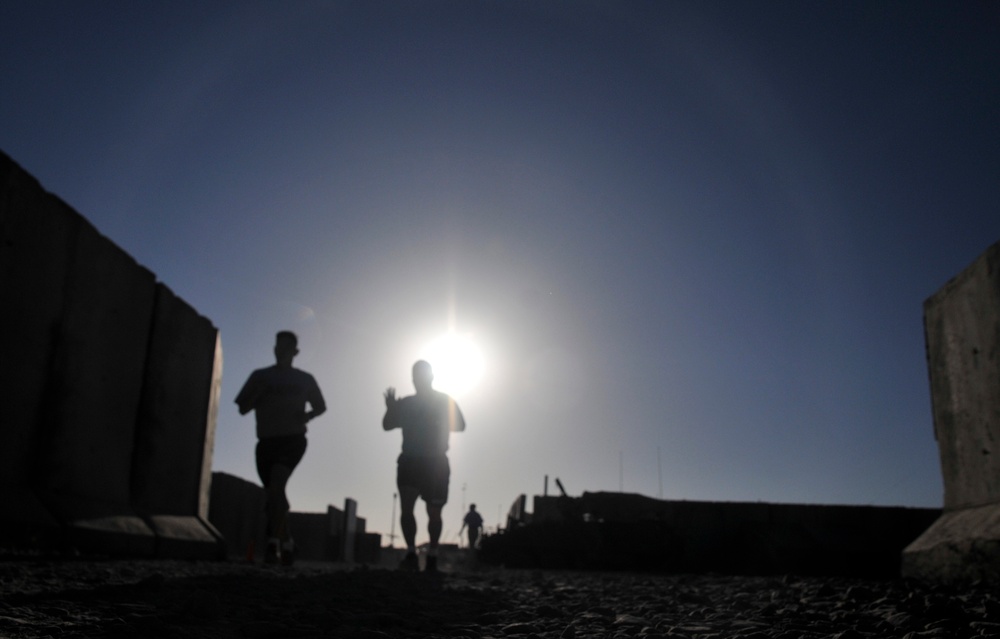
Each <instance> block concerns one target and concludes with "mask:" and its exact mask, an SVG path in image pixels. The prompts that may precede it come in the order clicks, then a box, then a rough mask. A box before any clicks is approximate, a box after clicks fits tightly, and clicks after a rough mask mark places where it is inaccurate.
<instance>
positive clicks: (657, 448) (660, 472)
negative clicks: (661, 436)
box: [656, 446, 663, 499]
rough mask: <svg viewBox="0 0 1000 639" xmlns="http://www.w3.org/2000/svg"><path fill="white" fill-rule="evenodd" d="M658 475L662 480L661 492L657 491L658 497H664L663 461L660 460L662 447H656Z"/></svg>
mask: <svg viewBox="0 0 1000 639" xmlns="http://www.w3.org/2000/svg"><path fill="white" fill-rule="evenodd" d="M656 475H657V477H658V478H659V480H660V492H658V493H657V499H663V462H662V461H661V460H660V447H659V446H657V447H656Z"/></svg>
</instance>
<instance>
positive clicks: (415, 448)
mask: <svg viewBox="0 0 1000 639" xmlns="http://www.w3.org/2000/svg"><path fill="white" fill-rule="evenodd" d="M433 381H434V373H433V371H432V370H431V365H430V364H428V363H427V362H425V361H424V360H420V361H418V362H417V363H415V364H414V365H413V386H414V388H416V391H417V392H416V394H415V395H410V396H409V397H403V398H401V399H396V389H395V388H391V387H390V388H388V389H386V391H385V408H386V410H385V417H383V418H382V428H383V429H385V430H392V429H394V428H399V429H401V430H402V431H403V451H402V453H400V455H399V458H398V460H397V462H396V485H397V486H398V488H399V501H400V509H401V514H400V518H399V523H400V527H401V528H402V530H403V539H405V540H406V557H405V558H404V559H403V561H402V563H401V564H400V566H399V567H400V569H402V570H417V569H418V568H419V566H418V563H417V546H416V536H417V520H416V517H414V514H413V509H414V507H415V506H416V503H417V498H418V497H419V498H422V499H423V500H424V503H426V504H427V533H428V535H429V536H430V543H429V544H428V550H427V562H426V565H425V566H424V570H426V571H428V572H435V571H436V570H437V552H438V541H439V540H440V539H441V528H442V523H441V510H442V509H443V508H444V505H445V503H446V502H447V501H448V480H449V479H450V475H451V468H450V466H449V465H448V456H447V455H446V453H447V451H448V437H449V435H450V434H451V432H452V431H456V432H458V431H463V430H465V418H464V417H463V416H462V411H461V410H460V409H459V408H458V404H456V403H455V400H454V399H452V398H451V397H449V396H448V395H446V394H444V393H442V392H439V391H436V390H434V389H433V388H432V386H431V384H432V382H433Z"/></svg>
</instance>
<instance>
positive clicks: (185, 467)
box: [0, 153, 222, 557]
mask: <svg viewBox="0 0 1000 639" xmlns="http://www.w3.org/2000/svg"><path fill="white" fill-rule="evenodd" d="M0 308H2V309H3V312H2V313H0V353H3V357H2V358H0V385H2V387H3V388H4V401H3V402H2V403H0V424H2V425H3V428H2V429H0V538H2V540H3V542H4V543H6V544H12V545H17V546H30V547H49V546H56V547H72V548H75V549H77V550H80V551H83V552H96V553H109V554H127V555H141V556H177V555H178V554H180V555H181V556H198V557H202V556H206V557H207V556H215V555H216V554H217V552H218V549H219V538H218V535H217V533H216V532H215V531H214V530H213V529H212V527H211V526H210V525H209V524H208V523H207V522H206V521H205V515H206V514H207V505H208V504H207V499H208V489H209V487H208V484H209V482H210V480H211V477H210V469H211V464H212V442H213V439H214V432H215V418H216V411H217V405H218V393H219V384H220V381H221V374H222V371H221V366H222V352H221V346H220V344H219V333H218V330H217V329H216V328H215V327H214V326H213V325H212V323H211V322H210V321H209V320H207V319H206V318H204V317H202V316H201V315H199V314H198V313H197V312H196V311H195V310H194V309H193V308H191V307H190V306H189V305H188V304H187V303H185V302H184V301H183V300H181V299H180V298H178V297H177V296H175V295H174V294H173V293H172V292H171V291H170V290H169V289H168V288H167V287H166V286H164V285H163V284H162V283H159V282H157V281H156V278H155V276H154V275H153V274H152V273H151V272H150V271H149V270H147V269H146V268H144V267H142V266H141V265H139V264H138V263H136V261H135V260H134V259H133V258H132V257H131V256H129V255H128V254H127V253H126V252H125V251H123V250H122V249H120V248H119V247H118V246H116V245H115V244H114V243H113V242H111V241H110V240H108V239H107V238H105V237H103V236H102V235H101V234H100V233H99V232H98V231H97V229H95V228H94V227H93V226H92V225H91V224H90V223H89V222H88V221H87V220H85V219H84V218H83V217H82V216H80V215H79V214H78V213H77V212H76V211H74V210H73V209H71V208H70V207H69V206H68V205H66V204H65V203H64V202H62V201H61V200H60V199H59V198H57V197H56V196H54V195H51V194H50V193H47V192H46V191H45V190H44V189H43V188H42V187H41V185H40V184H39V183H38V182H37V181H36V180H35V179H34V178H33V177H31V176H30V175H29V174H28V173H26V172H25V171H24V170H22V169H21V168H20V167H19V166H17V164H15V163H14V162H13V160H11V159H10V158H9V157H7V156H6V155H4V154H2V153H0Z"/></svg>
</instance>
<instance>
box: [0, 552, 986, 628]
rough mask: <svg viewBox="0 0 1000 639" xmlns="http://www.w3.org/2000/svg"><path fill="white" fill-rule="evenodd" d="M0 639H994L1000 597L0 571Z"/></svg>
mask: <svg viewBox="0 0 1000 639" xmlns="http://www.w3.org/2000/svg"><path fill="white" fill-rule="evenodd" d="M0 636H2V637H11V638H18V639H20V638H36V637H205V638H208V637H211V638H213V639H225V638H229V637H240V638H265V637H363V638H376V637H465V638H470V639H481V638H486V637H497V638H499V637H514V638H518V637H520V638H524V639H534V638H548V637H559V638H561V639H562V638H565V639H570V638H580V639H583V638H591V637H593V638H598V637H600V638H601V639H604V638H608V637H615V638H619V637H620V638H625V637H642V638H646V639H655V638H656V637H688V638H691V639H694V638H705V639H708V638H724V637H725V638H728V637H734V638H743V639H800V638H811V637H816V638H834V637H835V638H837V639H859V638H862V637H879V638H892V637H899V638H901V639H903V638H906V639H920V638H923V637H940V638H942V639H944V638H948V639H952V638H959V639H960V638H963V637H997V636H1000V597H998V595H997V594H995V592H993V591H991V590H990V589H987V588H985V587H973V588H966V589H963V590H958V589H956V590H951V589H947V588H935V587H929V586H921V585H918V584H911V583H906V582H902V581H889V582H869V581H859V580H849V579H820V578H808V579H806V578H802V579H800V578H790V577H785V578H764V577H724V576H701V575H697V576H695V575H680V576H678V575H641V574H640V575H637V574H622V573H603V574H600V573H571V572H531V571H509V570H500V569H494V570H483V571H476V572H455V573H449V574H439V575H429V574H424V573H401V572H396V571H389V570H375V569H372V570H365V569H347V568H345V567H344V566H337V565H331V564H307V565H297V566H295V567H294V568H284V569H272V568H264V567H262V566H252V565H247V564H240V563H211V562H179V561H50V560H37V559H27V560H16V561H6V562H0Z"/></svg>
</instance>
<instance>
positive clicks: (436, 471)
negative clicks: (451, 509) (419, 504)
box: [396, 455, 451, 506]
mask: <svg viewBox="0 0 1000 639" xmlns="http://www.w3.org/2000/svg"><path fill="white" fill-rule="evenodd" d="M450 477H451V467H450V466H449V465H448V458H447V457H446V456H445V455H439V456H435V457H413V456H408V455H400V456H399V459H398V460H396V486H398V487H399V488H400V490H402V489H403V487H404V486H405V487H408V488H416V489H417V491H418V492H419V494H420V497H421V498H422V499H423V500H424V501H425V502H427V503H428V504H432V505H434V506H444V505H445V503H447V501H448V479H449V478H450Z"/></svg>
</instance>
